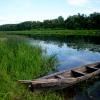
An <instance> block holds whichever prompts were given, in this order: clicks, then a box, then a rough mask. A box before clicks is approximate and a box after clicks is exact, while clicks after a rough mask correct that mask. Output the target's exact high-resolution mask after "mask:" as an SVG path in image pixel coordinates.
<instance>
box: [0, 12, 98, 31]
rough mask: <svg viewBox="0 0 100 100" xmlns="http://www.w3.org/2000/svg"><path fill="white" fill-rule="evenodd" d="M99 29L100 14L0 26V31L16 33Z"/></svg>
mask: <svg viewBox="0 0 100 100" xmlns="http://www.w3.org/2000/svg"><path fill="white" fill-rule="evenodd" d="M46 28H51V29H100V13H96V12H95V13H92V14H90V15H89V16H87V15H85V14H80V13H78V14H77V15H73V16H69V17H68V18H67V19H64V18H63V17H62V16H59V17H58V18H57V19H52V20H44V21H43V22H40V21H26V22H22V23H19V24H6V25H0V31H17V30H31V29H46Z"/></svg>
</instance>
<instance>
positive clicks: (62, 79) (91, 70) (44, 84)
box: [19, 62, 100, 90]
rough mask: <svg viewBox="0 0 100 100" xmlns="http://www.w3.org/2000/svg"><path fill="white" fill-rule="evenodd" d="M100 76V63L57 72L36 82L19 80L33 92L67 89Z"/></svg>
mask: <svg viewBox="0 0 100 100" xmlns="http://www.w3.org/2000/svg"><path fill="white" fill-rule="evenodd" d="M99 74H100V62H96V63H93V64H87V65H84V66H79V67H76V68H74V69H71V70H65V71H62V72H57V73H54V74H51V75H47V76H44V77H41V78H38V79H35V80H19V82H20V83H22V84H27V85H28V87H29V88H30V89H31V90H34V89H43V88H44V89H46V88H47V89H48V88H52V89H62V88H67V87H70V86H72V85H75V84H76V83H79V82H81V81H85V80H88V79H90V78H94V77H95V76H97V75H99Z"/></svg>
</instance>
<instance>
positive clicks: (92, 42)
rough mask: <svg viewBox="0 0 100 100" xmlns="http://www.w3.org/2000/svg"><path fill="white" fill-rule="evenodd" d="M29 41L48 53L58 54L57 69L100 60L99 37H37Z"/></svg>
mask: <svg viewBox="0 0 100 100" xmlns="http://www.w3.org/2000/svg"><path fill="white" fill-rule="evenodd" d="M29 41H30V43H31V44H32V45H33V44H38V45H40V46H41V47H42V48H43V49H46V51H47V54H48V55H52V54H56V56H57V58H58V60H59V63H58V64H57V69H56V71H61V70H65V69H71V68H73V67H75V66H80V65H84V64H89V63H93V62H96V61H100V44H99V38H98V37H86V36H84V37H82V36H81V37H78V36H77V37H76V36H68V37H63V38H62V37H60V38H58V37H53V38H51V37H46V38H45V37H42V38H39V37H35V38H32V39H31V40H29Z"/></svg>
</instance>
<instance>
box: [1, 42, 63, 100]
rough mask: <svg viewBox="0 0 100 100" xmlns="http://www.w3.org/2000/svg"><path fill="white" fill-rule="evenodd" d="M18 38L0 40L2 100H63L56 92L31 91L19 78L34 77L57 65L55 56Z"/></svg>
mask: <svg viewBox="0 0 100 100" xmlns="http://www.w3.org/2000/svg"><path fill="white" fill-rule="evenodd" d="M42 51H43V50H42V49H41V48H40V47H38V46H34V47H31V46H29V45H27V44H26V43H23V42H20V41H18V40H0V100H62V98H61V97H60V96H59V95H58V94H56V93H54V92H50V91H48V92H34V93H32V92H30V91H29V90H28V89H27V88H25V87H24V86H23V85H22V84H19V83H18V82H17V80H19V79H34V78H37V77H40V76H42V75H44V74H46V73H47V72H48V71H50V70H52V69H53V67H54V66H55V62H56V60H55V57H52V56H51V57H50V56H46V55H43V54H42Z"/></svg>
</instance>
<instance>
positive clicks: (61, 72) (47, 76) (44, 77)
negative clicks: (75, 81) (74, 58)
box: [36, 62, 100, 80]
mask: <svg viewBox="0 0 100 100" xmlns="http://www.w3.org/2000/svg"><path fill="white" fill-rule="evenodd" d="M97 64H100V62H95V63H92V64H85V65H83V66H78V67H75V68H72V69H69V70H68V69H67V70H63V71H60V72H56V73H53V74H50V75H46V76H43V77H41V78H38V79H48V78H50V77H53V76H55V75H60V74H63V73H65V72H66V73H67V72H71V70H77V69H81V68H82V67H86V66H89V65H97ZM98 70H99V68H98ZM91 73H93V72H91ZM91 73H87V74H86V75H88V74H91ZM81 77H84V76H81ZM77 78H78V77H77ZM38 79H36V80H38Z"/></svg>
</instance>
